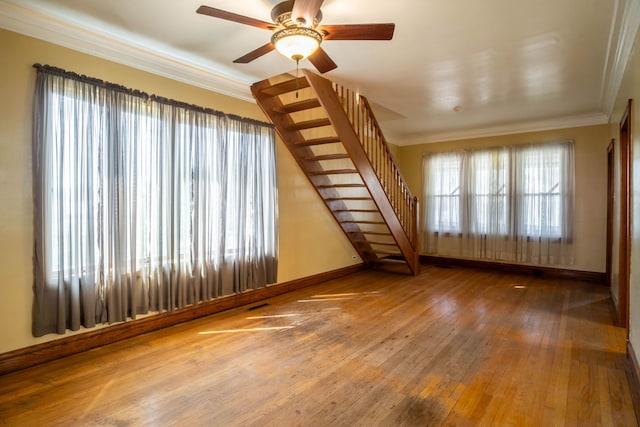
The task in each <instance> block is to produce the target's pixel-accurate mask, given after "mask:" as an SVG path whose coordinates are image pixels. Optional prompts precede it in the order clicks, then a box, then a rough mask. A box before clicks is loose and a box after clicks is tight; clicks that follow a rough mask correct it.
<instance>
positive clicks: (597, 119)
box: [389, 113, 609, 146]
mask: <svg viewBox="0 0 640 427" xmlns="http://www.w3.org/2000/svg"><path fill="white" fill-rule="evenodd" d="M607 123H609V117H608V116H607V115H606V114H604V113H590V114H582V115H577V116H567V117H560V118H552V119H548V120H536V121H526V122H519V123H509V124H505V125H497V126H489V127H484V128H477V129H468V130H456V131H452V132H440V133H425V134H412V135H404V136H403V135H400V136H394V137H393V138H389V139H390V140H392V141H393V144H395V145H398V146H408V145H418V144H430V143H435V142H448V141H457V140H463V139H475V138H487V137H492V136H501V135H513V134H521V133H529V132H543V131H549V130H556V129H568V128H575V127H583V126H595V125H603V124H607Z"/></svg>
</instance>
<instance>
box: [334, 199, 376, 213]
mask: <svg viewBox="0 0 640 427" xmlns="http://www.w3.org/2000/svg"><path fill="white" fill-rule="evenodd" d="M367 200H369V199H367ZM333 212H335V213H343V212H344V213H346V212H358V213H378V210H377V209H337V210H334V211H333Z"/></svg>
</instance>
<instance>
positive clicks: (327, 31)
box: [196, 0, 395, 73]
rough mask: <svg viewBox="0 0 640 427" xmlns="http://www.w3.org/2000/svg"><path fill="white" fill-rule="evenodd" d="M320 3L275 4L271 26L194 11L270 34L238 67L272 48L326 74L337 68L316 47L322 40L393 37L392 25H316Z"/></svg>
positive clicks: (224, 14) (301, 0)
mask: <svg viewBox="0 0 640 427" xmlns="http://www.w3.org/2000/svg"><path fill="white" fill-rule="evenodd" d="M322 2H323V0H286V1H283V2H281V3H278V4H277V5H276V6H275V7H274V8H273V9H272V10H271V19H272V20H273V23H270V22H266V21H261V20H259V19H253V18H250V17H248V16H244V15H238V14H236V13H232V12H227V11H226V10H221V9H215V8H213V7H209V6H200V7H199V8H198V10H197V11H196V12H197V13H199V14H202V15H208V16H212V17H214V18H220V19H225V20H227V21H233V22H238V23H240V24H246V25H251V26H253V27H258V28H262V29H265V30H269V31H272V32H273V34H272V35H271V41H270V42H269V43H266V44H264V45H262V46H260V47H259V48H257V49H255V50H253V51H251V52H249V53H247V54H246V55H243V56H241V57H240V58H238V59H236V60H235V61H233V62H235V63H241V64H246V63H249V62H251V61H253V60H254V59H257V58H259V57H261V56H262V55H265V54H267V53H269V52H271V51H272V50H274V49H275V50H277V51H278V52H280V53H282V54H283V55H284V56H286V57H287V58H289V59H292V60H294V61H296V63H297V62H299V61H301V60H303V59H305V58H307V57H308V58H309V61H310V62H311V63H312V64H313V65H314V66H315V67H316V68H317V69H318V71H320V72H321V73H326V72H327V71H331V70H333V69H335V68H337V65H336V63H335V62H333V60H332V59H331V58H330V57H329V55H328V54H327V52H325V50H324V49H322V47H320V43H322V42H323V41H324V40H391V39H392V38H393V31H394V29H395V24H392V23H386V24H348V25H322V26H319V24H320V21H321V20H322V11H321V10H320V6H322Z"/></svg>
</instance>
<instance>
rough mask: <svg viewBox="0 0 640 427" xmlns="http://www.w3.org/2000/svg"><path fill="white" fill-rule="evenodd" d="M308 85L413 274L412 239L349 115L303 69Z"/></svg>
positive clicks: (325, 84) (324, 83) (327, 87)
mask: <svg viewBox="0 0 640 427" xmlns="http://www.w3.org/2000/svg"><path fill="white" fill-rule="evenodd" d="M303 73H304V75H305V76H306V78H307V80H308V82H309V84H310V86H311V88H312V89H313V91H314V92H315V94H316V96H317V98H318V99H319V101H320V104H321V105H322V107H323V108H324V110H325V111H326V113H327V116H328V118H329V120H330V122H331V124H332V125H333V127H334V129H335V131H336V134H337V135H338V137H339V138H340V140H341V141H342V143H343V145H344V147H345V149H346V151H347V153H348V154H349V156H350V157H351V160H352V161H353V163H354V165H355V167H356V169H357V170H358V172H359V173H360V176H361V177H362V180H363V181H364V182H365V185H366V186H367V188H368V189H369V193H370V194H371V197H372V198H373V200H374V202H375V204H376V206H377V207H378V210H379V211H380V213H381V215H382V217H383V219H384V221H385V222H386V223H387V225H388V227H389V230H390V231H391V233H392V235H393V237H394V239H395V241H396V243H397V245H398V247H399V249H400V251H401V252H402V254H403V256H404V258H405V260H406V262H407V265H408V266H409V268H410V269H411V271H412V273H413V274H418V271H419V262H418V248H417V247H415V246H416V245H414V242H413V241H412V236H409V235H407V232H405V230H404V228H403V226H402V223H401V222H400V220H399V218H398V215H397V214H396V212H395V210H394V208H393V205H392V203H391V201H390V199H389V196H388V195H387V193H386V191H385V188H384V187H383V185H382V183H381V182H380V179H379V178H378V175H377V173H376V170H375V168H374V167H373V165H372V163H371V159H370V158H369V157H368V156H367V154H366V152H365V151H364V149H363V147H362V144H361V142H360V138H359V136H358V134H357V133H356V131H355V129H354V127H353V125H352V123H351V122H350V120H349V117H348V116H347V115H346V113H345V111H344V108H343V106H342V104H341V102H340V99H339V98H338V96H337V94H336V93H335V91H334V89H333V86H332V83H331V82H330V81H329V80H327V79H325V78H323V77H321V76H318V75H316V74H314V73H312V72H309V71H308V70H303Z"/></svg>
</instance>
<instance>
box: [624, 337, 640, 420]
mask: <svg viewBox="0 0 640 427" xmlns="http://www.w3.org/2000/svg"><path fill="white" fill-rule="evenodd" d="M625 368H626V369H625V370H626V372H627V380H628V381H629V390H630V391H631V400H632V401H633V409H634V411H635V412H636V419H637V420H638V422H640V365H639V364H638V357H637V355H636V352H635V350H634V349H633V346H632V345H631V342H630V341H628V340H627V360H626V364H625Z"/></svg>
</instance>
